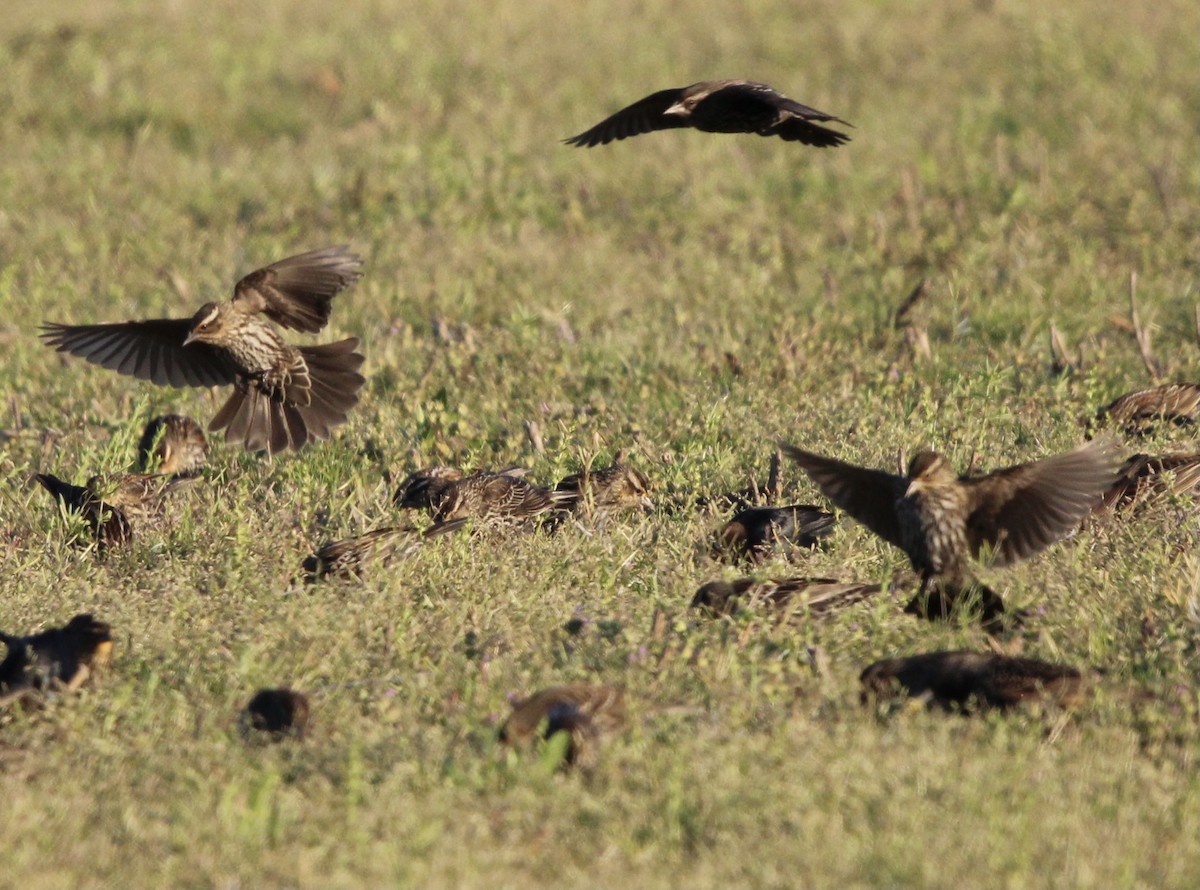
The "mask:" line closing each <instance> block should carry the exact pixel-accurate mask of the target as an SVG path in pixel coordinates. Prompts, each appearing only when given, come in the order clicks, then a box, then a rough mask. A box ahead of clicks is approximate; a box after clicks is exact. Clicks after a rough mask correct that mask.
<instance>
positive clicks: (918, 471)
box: [907, 450, 954, 494]
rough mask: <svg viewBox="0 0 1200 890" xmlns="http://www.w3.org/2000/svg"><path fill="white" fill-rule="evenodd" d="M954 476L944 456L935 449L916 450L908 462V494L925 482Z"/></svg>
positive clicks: (936, 481) (935, 481)
mask: <svg viewBox="0 0 1200 890" xmlns="http://www.w3.org/2000/svg"><path fill="white" fill-rule="evenodd" d="M953 478H954V471H953V470H951V469H950V464H949V463H947V462H946V458H944V457H942V456H941V455H940V454H938V453H937V452H936V451H928V450H925V451H918V452H917V453H916V454H914V455H913V459H912V460H910V461H909V462H908V479H909V485H908V492H907V493H908V494H911V493H912V492H913V491H916V490H918V489H920V488H922V487H924V486H925V485H927V484H930V483H935V484H936V483H938V482H944V481H946V480H948V479H953Z"/></svg>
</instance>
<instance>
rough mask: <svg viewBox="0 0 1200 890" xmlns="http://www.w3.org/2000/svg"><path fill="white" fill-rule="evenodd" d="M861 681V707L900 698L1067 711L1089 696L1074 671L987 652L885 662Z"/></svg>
mask: <svg viewBox="0 0 1200 890" xmlns="http://www.w3.org/2000/svg"><path fill="white" fill-rule="evenodd" d="M859 679H860V681H861V683H862V687H863V688H862V693H861V695H862V700H863V703H864V704H866V703H868V702H871V701H886V700H888V699H892V698H895V697H896V696H897V695H898V694H899V695H905V696H909V697H912V698H916V699H921V700H924V701H925V702H927V703H928V704H931V705H938V706H940V707H942V708H944V709H946V710H954V709H972V708H999V709H1007V708H1011V707H1013V706H1015V705H1019V704H1022V703H1026V702H1043V703H1050V704H1054V705H1058V706H1060V707H1064V708H1070V707H1074V706H1076V705H1078V704H1080V703H1081V702H1082V701H1083V700H1084V698H1085V696H1086V695H1087V693H1088V688H1087V684H1086V683H1085V681H1084V677H1083V674H1081V673H1080V672H1079V671H1078V670H1076V669H1075V668H1073V667H1068V666H1066V665H1061V664H1050V663H1048V662H1045V661H1037V660H1036V659H1032V658H1017V657H1013V656H1009V655H998V654H995V653H991V652H966V651H960V652H930V653H926V654H923V655H912V656H909V657H906V658H885V659H883V660H882V661H877V662H875V663H874V664H872V665H870V666H868V667H867V668H866V669H865V670H864V671H863V672H862V676H861V677H860V678H859Z"/></svg>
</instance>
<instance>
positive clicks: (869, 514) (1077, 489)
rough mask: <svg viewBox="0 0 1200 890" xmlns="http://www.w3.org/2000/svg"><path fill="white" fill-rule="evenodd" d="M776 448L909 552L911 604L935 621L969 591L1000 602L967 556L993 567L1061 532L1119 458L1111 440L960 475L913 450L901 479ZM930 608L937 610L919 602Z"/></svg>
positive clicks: (1100, 490) (1073, 523)
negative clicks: (917, 588)
mask: <svg viewBox="0 0 1200 890" xmlns="http://www.w3.org/2000/svg"><path fill="white" fill-rule="evenodd" d="M783 450H784V453H785V454H786V455H787V456H788V457H790V458H791V459H792V460H794V461H796V462H797V463H798V464H799V465H800V466H801V468H802V469H803V470H804V471H805V472H806V473H808V475H809V477H810V478H811V479H812V480H813V482H815V483H816V485H817V487H818V488H820V489H821V491H822V493H824V495H825V496H826V497H827V498H829V500H831V501H833V503H834V504H835V505H836V506H837V507H839V508H841V509H842V510H845V511H846V512H847V513H849V514H850V515H851V516H852V517H854V518H855V519H857V520H858V521H859V522H861V523H862V524H863V525H865V526H866V527H867V528H869V529H870V530H871V531H873V532H875V534H877V535H879V536H880V537H881V538H883V539H884V540H885V541H887V542H888V543H890V544H894V545H895V546H897V547H899V548H901V549H902V550H904V552H905V553H906V554H908V558H909V560H910V561H911V562H912V566H913V568H914V569H915V570H916V571H917V572H918V574H919V575H920V576H921V593H919V594H918V597H917V600H914V603H912V604H910V607H912V608H914V609H925V610H926V615H927V617H937V616H936V615H935V614H933V612H934V610H935V609H936V610H938V611H943V612H945V611H952V610H954V609H955V607H956V606H957V604H958V601H959V599H960V598H962V596H963V594H964V593H969V592H970V591H971V590H972V589H973V590H974V591H976V592H977V593H980V594H981V595H982V597H983V599H984V600H985V604H986V601H987V600H988V599H990V598H995V599H996V601H997V604H998V601H999V598H998V597H996V595H995V594H994V593H992V592H991V591H987V590H986V588H983V587H982V586H981V585H978V584H976V583H975V582H974V580H973V577H972V572H971V568H970V561H971V559H972V558H973V557H974V558H978V557H980V556H981V555H984V554H985V552H986V553H989V554H990V556H991V561H992V562H993V564H995V565H1001V566H1003V565H1008V564H1009V563H1013V562H1016V561H1017V560H1019V559H1025V558H1026V557H1029V556H1032V555H1033V554H1035V553H1037V552H1039V551H1041V550H1043V549H1045V548H1046V547H1049V546H1050V545H1051V544H1053V543H1054V542H1056V541H1058V540H1060V539H1062V538H1063V537H1065V536H1067V535H1068V534H1070V533H1071V532H1072V531H1074V530H1075V528H1076V527H1077V526H1078V525H1079V523H1080V521H1081V520H1082V519H1083V518H1084V517H1085V516H1087V515H1088V514H1089V513H1090V512H1091V510H1092V509H1093V508H1094V507H1095V506H1096V504H1098V503H1099V502H1100V498H1101V496H1102V495H1103V494H1104V492H1105V491H1107V490H1108V488H1109V487H1110V486H1111V485H1112V484H1113V483H1114V481H1115V480H1116V469H1117V464H1118V462H1119V460H1120V459H1119V458H1118V457H1117V456H1116V452H1115V450H1114V448H1113V445H1112V443H1111V442H1109V441H1107V440H1097V441H1094V442H1091V443H1089V444H1087V445H1084V446H1083V447H1081V448H1077V449H1075V450H1074V451H1070V452H1067V453H1066V454H1060V455H1057V456H1055V457H1049V458H1045V459H1043V460H1039V461H1033V462H1031V463H1025V464H1018V465H1017V466H1013V467H1009V468H1007V469H1003V470H997V471H995V472H992V473H988V474H986V475H981V476H970V477H967V476H959V475H957V474H956V473H955V472H954V471H953V470H952V469H951V468H950V465H949V463H948V462H947V461H946V459H945V458H944V457H942V456H941V455H939V454H936V453H934V452H932V451H921V452H919V453H918V454H917V455H916V456H914V457H913V459H912V461H911V462H910V463H909V466H908V474H907V475H906V476H896V475H893V474H892V473H888V472H886V471H883V470H871V469H867V468H866V467H858V466H855V465H853V464H848V463H844V462H842V461H840V460H835V459H834V458H831V457H822V456H821V455H818V454H813V453H812V452H809V451H804V450H802V449H800V448H796V447H794V446H791V445H784V446H783ZM932 602H936V603H937V605H936V606H932V605H926V604H927V603H932ZM999 608H1000V609H1001V610H1002V609H1003V606H1002V605H1000V606H999Z"/></svg>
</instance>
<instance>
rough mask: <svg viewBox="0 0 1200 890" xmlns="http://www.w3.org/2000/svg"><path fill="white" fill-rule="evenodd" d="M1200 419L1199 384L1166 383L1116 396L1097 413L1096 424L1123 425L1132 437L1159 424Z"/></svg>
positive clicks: (1183, 423)
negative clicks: (1116, 397)
mask: <svg viewBox="0 0 1200 890" xmlns="http://www.w3.org/2000/svg"><path fill="white" fill-rule="evenodd" d="M1197 420H1200V383H1167V384H1164V385H1163V386H1155V387H1152V388H1150V389H1140V390H1137V391H1136V392H1130V393H1126V394H1125V395H1123V396H1121V397H1120V398H1118V399H1114V400H1113V401H1112V402H1110V403H1109V404H1107V405H1105V406H1104V407H1103V408H1101V409H1100V410H1099V411H1097V412H1096V416H1095V418H1094V421H1093V422H1094V423H1095V424H1098V425H1101V424H1108V423H1111V424H1113V425H1116V426H1120V427H1121V428H1122V429H1123V430H1124V432H1125V433H1126V434H1128V435H1131V436H1139V435H1146V434H1148V433H1150V432H1152V431H1153V430H1154V427H1155V425H1156V424H1158V423H1163V422H1166V423H1169V424H1172V425H1174V426H1193V425H1195V423H1196V422H1197Z"/></svg>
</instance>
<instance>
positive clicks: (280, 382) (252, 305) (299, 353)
mask: <svg viewBox="0 0 1200 890" xmlns="http://www.w3.org/2000/svg"><path fill="white" fill-rule="evenodd" d="M361 265H362V262H361V260H360V259H359V258H358V257H357V256H356V255H354V254H352V253H350V252H349V251H347V249H346V248H345V247H330V248H326V249H324V250H315V251H311V252H309V253H303V254H300V255H298V256H293V257H288V258H287V259H284V260H280V261H279V262H277V263H272V264H271V265H269V266H266V267H265V268H262V269H259V270H257V271H255V272H251V273H250V274H249V275H247V276H246V277H245V278H243V279H242V280H241V281H239V282H238V283H237V285H236V286H235V287H234V291H233V299H231V300H229V301H228V302H226V303H206V304H205V305H204V306H201V307H200V309H199V310H198V311H197V312H196V314H195V315H194V316H192V317H191V318H156V319H147V320H145V321H126V322H119V323H116V324H92V325H66V324H46V325H43V326H42V337H43V339H45V341H46V343H47V344H48V345H50V346H54V347H56V348H57V350H58V351H59V352H68V353H70V354H71V355H75V356H78V357H80V358H83V359H86V360H87V361H89V362H91V363H92V364H94V365H100V366H101V367H103V368H108V369H109V370H112V371H118V372H120V373H121V374H128V375H130V376H132V377H137V378H139V379H141V380H149V381H151V382H153V383H157V384H158V385H160V386H177V387H183V386H229V385H232V386H233V387H234V392H233V395H231V396H230V397H229V400H228V401H227V402H225V405H224V406H223V407H222V408H221V410H219V411H218V412H217V414H216V416H215V417H214V418H213V419H212V421H211V422H210V423H209V425H208V428H209V430H214V431H215V430H222V429H223V430H225V440H226V441H227V442H240V443H241V444H242V445H244V446H245V447H246V448H247V449H248V450H249V451H266V452H267V453H268V454H275V453H276V452H279V451H284V450H286V449H288V448H294V449H299V448H301V447H303V446H304V444H305V443H306V442H308V441H309V439H327V438H329V431H330V429H331V428H332V427H335V426H337V425H338V424H341V423H345V422H346V414H347V412H348V411H349V410H350V409H351V408H352V407H354V405H355V404H356V403H357V402H358V391H359V390H360V389H361V388H362V385H363V383H364V382H365V380H364V378H363V376H362V375H361V374H359V373H358V369H359V367H361V365H362V363H363V357H362V355H361V354H360V353H358V352H357V351H356V350H357V349H358V338H357V337H350V338H348V339H345V340H339V341H338V342H336V343H323V344H321V345H319V346H293V345H291V344H290V343H288V342H287V341H285V340H284V339H283V337H282V336H281V335H280V332H279V330H278V328H276V327H275V325H280V326H282V327H285V328H290V329H292V330H296V331H302V332H304V333H310V334H311V333H316V332H317V331H320V330H321V329H322V328H324V327H325V324H326V323H327V322H328V321H329V312H330V308H331V304H332V301H333V298H334V297H335V296H337V295H338V294H339V293H340V292H341V291H342V290H344V289H345V288H347V287H349V286H350V285H351V284H353V283H354V282H355V281H357V280H358V279H359V277H360V274H361V273H360V272H359V269H360V267H361ZM272 322H274V324H272Z"/></svg>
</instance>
